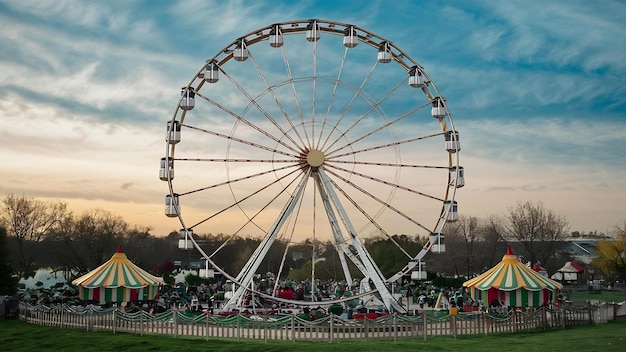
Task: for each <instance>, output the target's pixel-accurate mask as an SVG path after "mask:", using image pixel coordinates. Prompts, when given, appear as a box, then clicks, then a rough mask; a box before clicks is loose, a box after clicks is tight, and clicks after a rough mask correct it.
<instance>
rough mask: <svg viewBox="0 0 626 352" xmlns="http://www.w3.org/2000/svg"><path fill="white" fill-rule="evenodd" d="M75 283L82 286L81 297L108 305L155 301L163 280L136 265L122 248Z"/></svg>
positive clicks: (79, 293)
mask: <svg viewBox="0 0 626 352" xmlns="http://www.w3.org/2000/svg"><path fill="white" fill-rule="evenodd" d="M72 284H73V285H76V286H78V295H79V298H80V299H82V300H86V301H97V302H99V303H100V304H106V303H112V302H120V303H121V302H136V301H147V300H153V299H154V298H155V297H156V295H157V294H158V292H159V288H160V287H161V286H162V285H163V279H162V278H160V277H156V276H153V275H152V274H150V273H148V272H147V271H145V270H143V269H141V268H140V267H138V266H136V265H135V264H133V263H132V262H131V261H130V260H128V258H127V257H126V254H124V253H123V252H122V247H119V248H118V250H117V253H115V254H113V256H112V257H111V259H109V260H108V261H107V262H106V263H104V264H102V265H100V266H99V267H98V268H96V269H94V270H92V271H91V272H89V273H87V274H85V275H83V276H81V277H79V278H77V279H76V280H74V281H72Z"/></svg>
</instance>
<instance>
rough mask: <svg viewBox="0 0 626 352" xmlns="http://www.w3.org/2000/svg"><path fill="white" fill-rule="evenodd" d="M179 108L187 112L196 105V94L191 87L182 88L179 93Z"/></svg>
mask: <svg viewBox="0 0 626 352" xmlns="http://www.w3.org/2000/svg"><path fill="white" fill-rule="evenodd" d="M180 95H181V99H180V108H181V109H183V110H185V111H188V110H191V109H193V107H194V106H195V105H196V92H195V91H194V89H193V87H183V88H182V89H181V92H180Z"/></svg>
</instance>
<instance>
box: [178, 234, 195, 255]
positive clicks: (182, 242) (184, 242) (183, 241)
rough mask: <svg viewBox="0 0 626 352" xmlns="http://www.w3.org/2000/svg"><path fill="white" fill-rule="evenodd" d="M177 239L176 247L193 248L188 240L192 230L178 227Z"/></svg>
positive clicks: (191, 235)
mask: <svg viewBox="0 0 626 352" xmlns="http://www.w3.org/2000/svg"><path fill="white" fill-rule="evenodd" d="M178 235H179V240H178V249H182V250H184V251H186V250H190V249H193V244H192V243H191V241H190V240H189V239H190V238H191V237H193V230H191V229H188V230H185V229H180V230H179V231H178Z"/></svg>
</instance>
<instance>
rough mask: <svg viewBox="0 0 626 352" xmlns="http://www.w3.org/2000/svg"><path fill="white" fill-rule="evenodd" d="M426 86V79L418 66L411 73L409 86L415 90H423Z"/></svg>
mask: <svg viewBox="0 0 626 352" xmlns="http://www.w3.org/2000/svg"><path fill="white" fill-rule="evenodd" d="M425 85H426V77H424V74H423V73H422V71H420V70H419V69H418V68H417V66H413V67H411V70H410V71H409V86H411V87H413V88H422V87H423V86H425Z"/></svg>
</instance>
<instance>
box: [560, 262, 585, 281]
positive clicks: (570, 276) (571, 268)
mask: <svg viewBox="0 0 626 352" xmlns="http://www.w3.org/2000/svg"><path fill="white" fill-rule="evenodd" d="M583 271H585V269H584V268H583V267H582V266H580V265H578V264H576V263H574V262H567V263H565V264H564V265H563V267H561V269H559V270H557V272H556V273H554V275H552V279H554V280H559V281H577V280H578V275H580V274H582V273H583Z"/></svg>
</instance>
